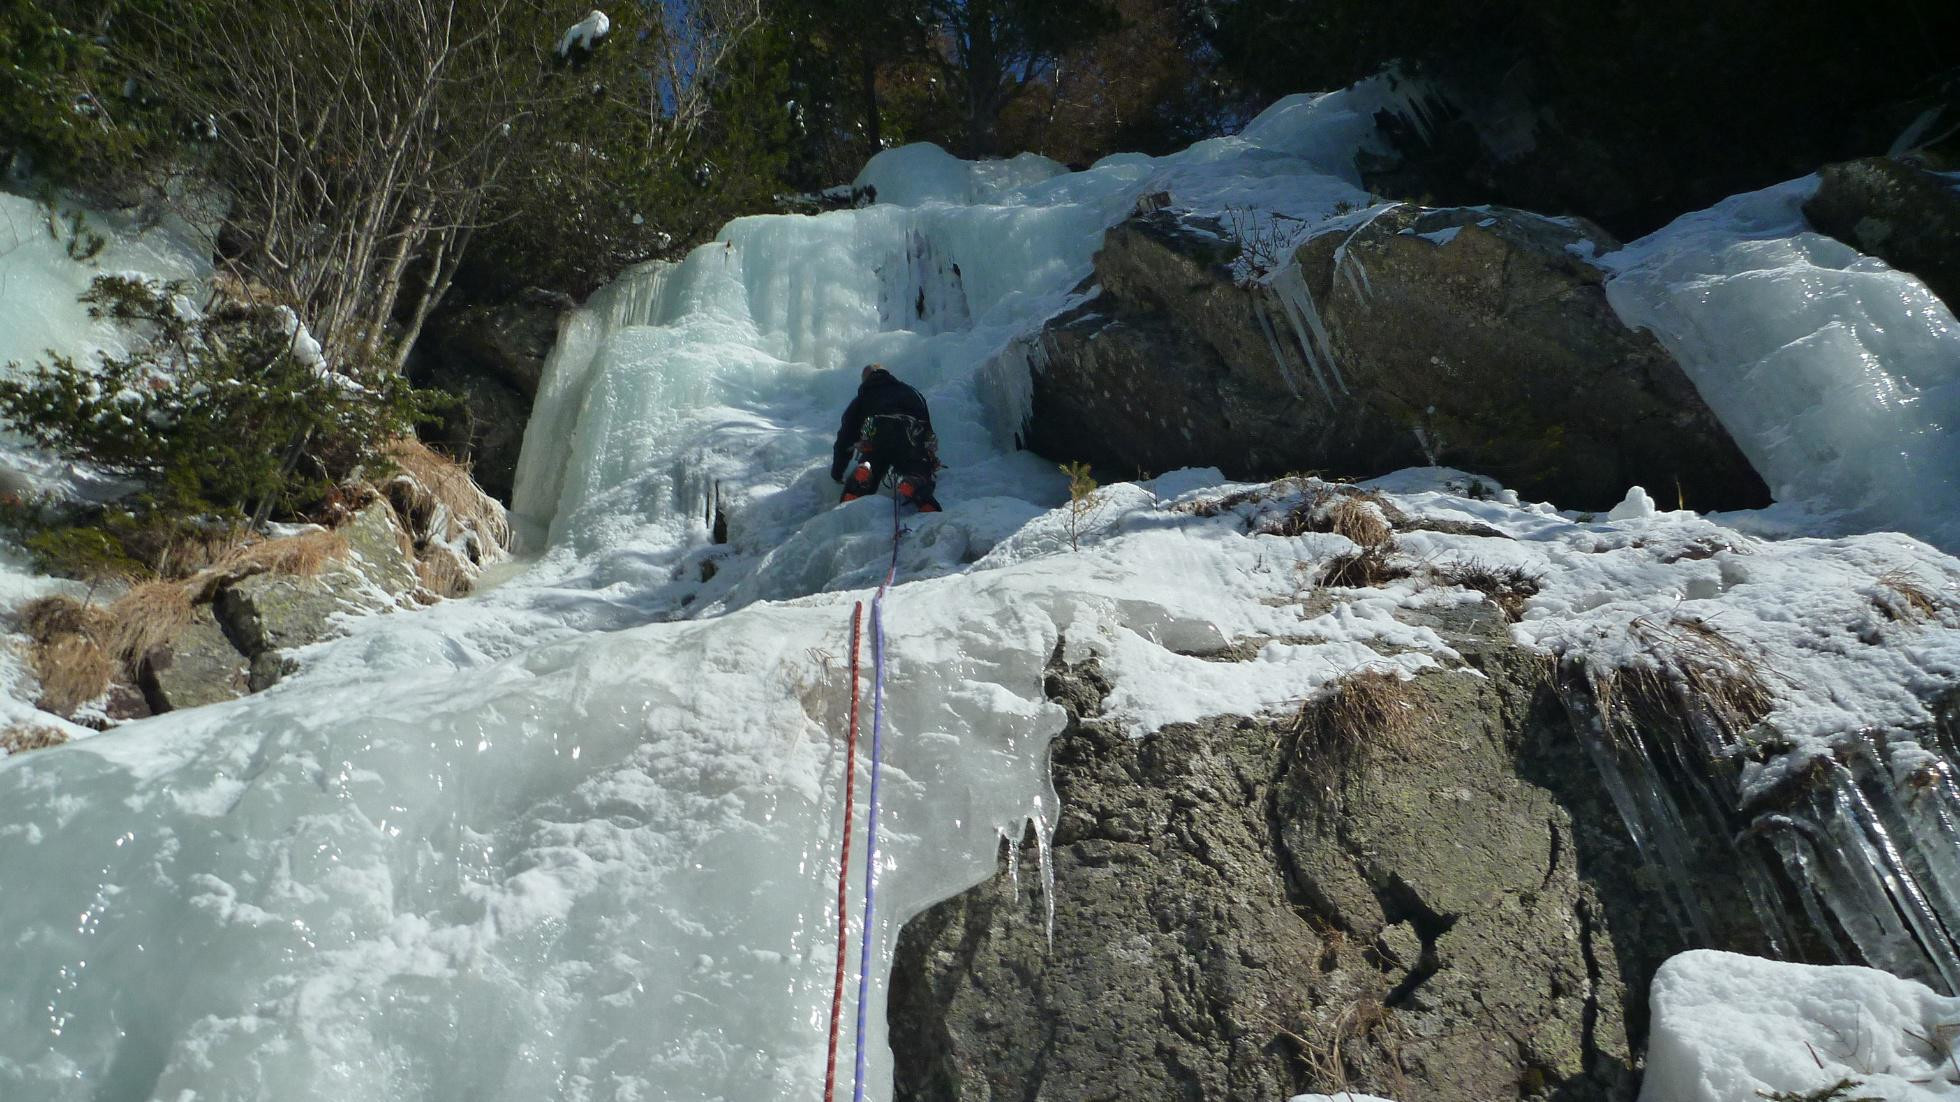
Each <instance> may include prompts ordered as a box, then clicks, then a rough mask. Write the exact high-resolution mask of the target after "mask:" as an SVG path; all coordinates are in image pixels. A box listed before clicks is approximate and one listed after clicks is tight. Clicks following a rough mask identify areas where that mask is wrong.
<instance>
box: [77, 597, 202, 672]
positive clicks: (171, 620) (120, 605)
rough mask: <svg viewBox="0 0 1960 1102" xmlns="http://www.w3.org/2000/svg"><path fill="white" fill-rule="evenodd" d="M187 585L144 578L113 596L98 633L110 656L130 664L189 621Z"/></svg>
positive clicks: (138, 660)
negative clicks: (106, 619)
mask: <svg viewBox="0 0 1960 1102" xmlns="http://www.w3.org/2000/svg"><path fill="white" fill-rule="evenodd" d="M191 611H192V603H191V588H190V587H189V586H188V585H186V584H185V583H183V582H144V583H143V584H141V585H138V586H136V587H134V588H132V589H131V590H130V591H129V592H127V593H125V594H123V595H122V596H120V597H118V598H116V599H115V601H114V602H112V603H111V604H110V605H109V608H108V610H107V614H106V615H107V618H108V624H107V630H106V631H105V632H104V633H103V635H102V636H101V637H100V640H99V641H100V642H101V644H102V647H103V649H104V650H106V651H108V653H109V655H110V657H112V658H114V659H116V660H117V661H120V662H122V663H124V664H125V665H127V666H130V667H134V665H135V664H136V663H137V662H140V661H142V659H143V656H144V655H146V654H148V653H150V652H151V651H153V650H155V649H156V648H158V647H160V646H162V645H163V644H165V643H168V642H169V641H170V640H171V639H172V638H174V637H175V636H176V634H177V633H178V632H180V631H182V630H183V629H184V627H185V625H187V624H189V623H190V622H191Z"/></svg>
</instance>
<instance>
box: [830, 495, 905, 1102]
mask: <svg viewBox="0 0 1960 1102" xmlns="http://www.w3.org/2000/svg"><path fill="white" fill-rule="evenodd" d="M902 534H903V533H902V531H901V530H900V529H899V526H898V495H896V494H893V495H892V561H891V566H890V568H889V569H887V570H886V571H885V581H884V584H883V585H880V586H879V587H878V592H877V595H876V596H874V597H872V598H871V796H870V799H869V800H868V801H867V803H868V807H867V810H866V812H865V823H864V926H863V929H862V931H861V932H860V938H861V940H860V949H859V952H858V1006H857V1075H856V1078H855V1080H854V1082H853V1083H852V1088H851V1099H852V1102H864V1074H865V1061H866V1056H867V1054H866V1052H865V1046H864V1034H865V1019H866V1016H867V1015H868V1013H869V1004H870V1001H871V1000H870V993H871V934H872V931H873V929H875V927H874V926H873V925H872V917H873V915H874V913H875V910H874V908H875V905H876V903H877V896H878V777H879V773H880V770H879V764H880V763H881V761H882V760H883V757H882V750H883V745H884V730H885V594H886V593H887V592H889V591H890V590H891V587H892V582H893V581H894V580H895V579H897V577H898V541H899V537H900V536H901V535H902ZM839 917H840V919H841V917H842V916H841V913H840V915H839Z"/></svg>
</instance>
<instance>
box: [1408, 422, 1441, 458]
mask: <svg viewBox="0 0 1960 1102" xmlns="http://www.w3.org/2000/svg"><path fill="white" fill-rule="evenodd" d="M1409 431H1410V432H1413V433H1415V434H1416V447H1418V448H1421V449H1422V457H1423V459H1425V460H1427V461H1428V462H1429V465H1430V466H1432V467H1440V466H1442V464H1441V463H1439V462H1437V460H1436V449H1435V448H1434V447H1432V446H1431V445H1430V443H1429V434H1428V433H1426V432H1424V431H1422V426H1421V425H1412V426H1410V428H1409Z"/></svg>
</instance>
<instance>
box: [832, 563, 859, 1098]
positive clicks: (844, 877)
mask: <svg viewBox="0 0 1960 1102" xmlns="http://www.w3.org/2000/svg"><path fill="white" fill-rule="evenodd" d="M863 636H864V602H863V601H859V602H858V603H857V604H856V605H855V606H853V607H852V608H851V727H850V734H849V735H848V736H847V737H846V739H845V743H844V855H843V857H842V859H841V860H839V862H838V864H837V979H836V982H835V983H833V984H832V985H831V989H830V1056H829V1057H828V1058H827V1059H826V1060H825V1061H824V1066H823V1102H831V1099H832V1097H833V1095H834V1094H835V1092H836V1089H837V1029H838V1026H839V1025H840V1024H841V1023H842V1021H843V1017H844V959H845V956H846V954H847V953H848V952H849V946H850V928H851V924H850V921H849V919H848V918H847V917H846V916H845V913H844V908H845V906H846V905H847V903H848V900H849V891H850V883H851V881H850V874H851V800H852V796H853V793H854V792H855V790H856V787H857V748H858V651H859V643H860V641H861V640H862V639H863Z"/></svg>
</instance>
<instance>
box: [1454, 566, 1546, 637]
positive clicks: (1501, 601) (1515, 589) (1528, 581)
mask: <svg viewBox="0 0 1960 1102" xmlns="http://www.w3.org/2000/svg"><path fill="white" fill-rule="evenodd" d="M1429 574H1430V576H1431V577H1433V578H1435V579H1436V580H1437V581H1438V582H1441V583H1442V584H1444V585H1458V586H1462V587H1464V588H1465V589H1474V590H1476V591H1477V592H1479V593H1482V594H1483V595H1484V596H1486V597H1488V598H1490V600H1491V603H1492V604H1494V605H1496V606H1497V607H1498V609H1499V610H1500V611H1502V612H1503V613H1504V618H1505V619H1507V620H1509V621H1511V622H1512V623H1514V624H1515V623H1517V622H1518V621H1519V620H1521V619H1523V618H1524V603H1525V602H1526V601H1528V600H1530V599H1531V598H1532V597H1534V596H1537V594H1538V591H1539V590H1540V589H1541V588H1543V585H1544V576H1543V575H1541V574H1537V573H1534V572H1533V571H1531V570H1530V569H1528V568H1526V567H1524V566H1520V565H1517V564H1515V563H1513V564H1509V565H1500V564H1496V563H1487V562H1479V561H1477V560H1475V559H1469V560H1463V561H1456V562H1445V563H1441V564H1438V565H1435V566H1431V567H1430V568H1429Z"/></svg>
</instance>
